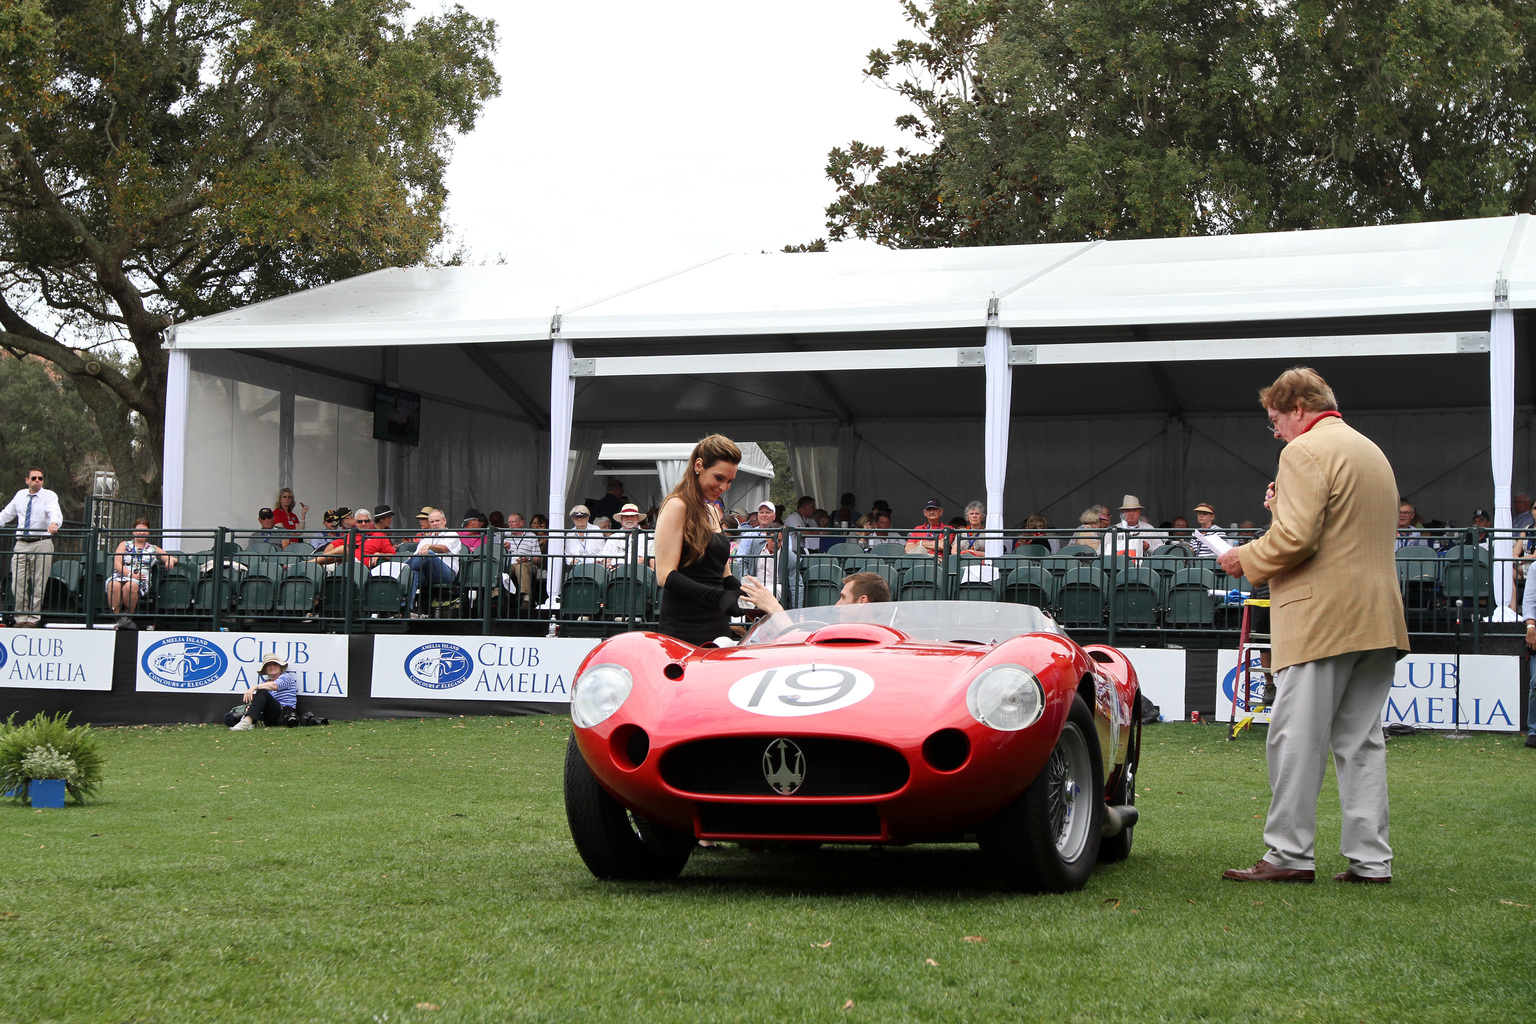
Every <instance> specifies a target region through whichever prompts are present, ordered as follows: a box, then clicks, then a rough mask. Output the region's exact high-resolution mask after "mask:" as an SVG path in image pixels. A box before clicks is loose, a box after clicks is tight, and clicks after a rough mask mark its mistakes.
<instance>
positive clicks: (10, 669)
mask: <svg viewBox="0 0 1536 1024" xmlns="http://www.w3.org/2000/svg"><path fill="white" fill-rule="evenodd" d="M116 648H117V633H116V632H115V631H112V630H100V631H98V630H93V629H7V630H4V631H3V632H0V686H16V687H26V688H29V689H36V690H110V689H112V652H113V651H114V650H116Z"/></svg>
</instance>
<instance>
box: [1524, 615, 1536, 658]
mask: <svg viewBox="0 0 1536 1024" xmlns="http://www.w3.org/2000/svg"><path fill="white" fill-rule="evenodd" d="M1525 646H1526V647H1528V648H1530V649H1531V650H1532V651H1536V622H1527V623H1526V624H1525Z"/></svg>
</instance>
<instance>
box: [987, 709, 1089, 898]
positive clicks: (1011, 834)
mask: <svg viewBox="0 0 1536 1024" xmlns="http://www.w3.org/2000/svg"><path fill="white" fill-rule="evenodd" d="M1103 829H1104V762H1103V760H1102V758H1101V757H1100V755H1099V739H1098V732H1097V730H1096V729H1095V728H1094V724H1093V714H1092V713H1091V712H1090V711H1089V710H1088V705H1087V704H1085V703H1083V698H1082V697H1081V696H1079V695H1076V694H1074V695H1073V697H1072V708H1071V710H1070V711H1069V712H1068V713H1067V721H1066V723H1065V724H1064V725H1063V726H1062V729H1061V737H1060V738H1059V739H1058V740H1057V741H1056V749H1055V750H1053V751H1051V756H1050V758H1049V760H1047V761H1046V764H1045V767H1044V768H1042V769H1041V770H1040V774H1039V775H1038V776H1036V777H1035V781H1034V782H1032V783H1030V784H1029V788H1028V789H1026V790H1025V791H1024V794H1023V795H1022V796H1020V797H1019V798H1018V799H1017V800H1015V801H1014V802H1013V803H1012V804H1010V805H1009V806H1008V807H1007V808H1006V809H1005V810H1004V811H1003V812H1002V813H1001V814H999V815H998V816H997V817H995V818H993V819H992V820H991V821H990V822H988V823H987V825H986V827H985V828H983V829H982V830H981V833H980V835H979V836H978V838H979V839H980V842H981V851H982V853H983V854H984V855H985V856H986V858H987V860H988V861H990V862H991V864H992V866H993V867H994V868H995V869H996V870H997V871H998V872H999V873H1000V874H1001V875H1002V876H1003V880H1004V881H1005V882H1007V884H1008V887H1009V888H1011V889H1017V890H1020V891H1022V892H1072V891H1074V890H1077V889H1081V888H1082V887H1083V885H1084V884H1086V883H1087V881H1088V876H1089V875H1090V874H1092V872H1093V866H1094V863H1095V862H1096V861H1097V860H1098V853H1099V842H1100V835H1101V833H1102V832H1103Z"/></svg>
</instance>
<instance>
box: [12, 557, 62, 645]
mask: <svg viewBox="0 0 1536 1024" xmlns="http://www.w3.org/2000/svg"><path fill="white" fill-rule="evenodd" d="M52 571H53V538H52V537H45V538H43V539H42V540H21V539H20V538H18V539H17V541H16V552H15V554H13V555H11V590H12V592H13V593H15V595H16V621H17V622H18V623H19V624H21V625H36V624H37V614H38V612H40V611H42V610H43V589H44V588H45V587H46V586H47V585H48V574H49V573H50V572H52Z"/></svg>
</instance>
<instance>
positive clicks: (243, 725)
mask: <svg viewBox="0 0 1536 1024" xmlns="http://www.w3.org/2000/svg"><path fill="white" fill-rule="evenodd" d="M254 728H256V723H255V722H253V721H251V720H250V719H249V718H242V719H240V721H238V722H236V723H235V724H234V725H232V726H230V727H229V731H230V732H248V731H250V730H251V729H254Z"/></svg>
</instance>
